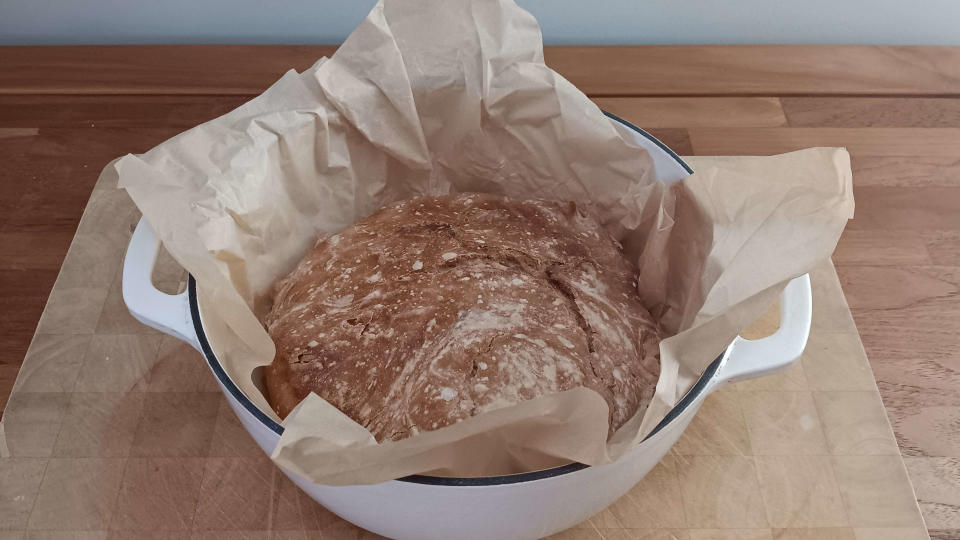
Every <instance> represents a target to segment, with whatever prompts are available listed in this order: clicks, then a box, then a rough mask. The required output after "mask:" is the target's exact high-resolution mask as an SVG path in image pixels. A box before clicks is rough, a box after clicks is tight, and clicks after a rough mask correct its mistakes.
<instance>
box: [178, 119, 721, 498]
mask: <svg viewBox="0 0 960 540" xmlns="http://www.w3.org/2000/svg"><path fill="white" fill-rule="evenodd" d="M604 114H605V115H607V116H608V117H610V118H612V119H613V120H616V121H617V122H620V123H621V124H623V125H625V126H627V127H629V128H630V129H632V130H634V131H636V132H637V133H639V134H641V135H643V136H644V137H646V138H647V139H649V140H650V141H651V142H653V143H654V144H656V145H657V146H658V147H660V148H661V149H663V150H664V151H665V152H667V153H668V154H670V156H671V157H672V158H673V159H674V160H676V162H677V163H678V164H680V165H681V166H682V167H683V168H684V169H685V170H686V171H687V172H688V173H693V170H692V169H691V168H690V167H689V166H688V165H687V164H686V163H684V161H683V160H682V159H680V156H678V155H677V154H676V153H675V152H674V151H673V150H671V149H670V148H668V147H667V146H666V145H665V144H663V143H662V142H660V141H658V140H657V139H656V138H655V137H654V136H652V135H650V134H649V133H647V132H646V131H644V130H643V129H641V128H639V127H637V126H635V125H633V124H631V123H630V122H627V121H626V120H624V119H622V118H619V117H617V116H615V115H613V114H610V113H608V112H606V111H604ZM187 291H188V296H189V299H190V315H191V317H192V319H193V329H194V330H195V331H196V333H197V339H198V340H199V341H200V348H201V349H202V350H203V355H204V356H205V357H206V359H207V363H208V364H209V365H210V369H211V370H212V371H213V374H214V375H216V377H217V379H219V380H220V383H221V384H223V387H224V388H226V389H227V391H228V392H230V395H232V396H233V398H234V399H236V400H237V403H240V405H242V406H243V408H244V409H246V410H247V411H248V412H249V413H250V414H252V415H253V416H254V417H255V418H256V419H257V420H258V421H260V422H261V423H262V424H263V425H265V426H266V427H267V428H269V429H270V430H271V431H273V432H274V433H276V434H277V435H281V434H283V426H281V425H280V424H278V423H277V422H276V421H275V420H273V419H272V418H270V417H269V416H267V415H266V414H264V412H263V411H261V410H260V409H259V408H258V407H257V406H255V405H254V404H253V402H251V401H250V400H249V399H247V396H245V395H244V394H243V392H241V391H240V388H238V387H237V385H236V384H234V382H233V381H232V380H231V379H230V377H229V376H228V375H227V372H226V371H224V369H223V366H221V365H220V361H219V360H218V359H217V356H216V354H214V352H213V349H212V348H211V347H210V342H209V341H207V334H206V332H204V330H203V323H202V322H201V320H200V306H199V303H198V302H197V282H196V280H194V279H193V276H192V275H191V276H189V277H188V283H187ZM722 360H723V354H721V355H720V356H718V357H717V358H716V360H714V361H713V362H711V363H710V365H709V366H707V369H706V370H704V372H703V374H702V375H701V376H700V379H699V380H697V382H696V384H694V386H693V388H691V389H690V391H689V392H687V394H686V395H685V396H684V397H683V399H681V400H680V402H679V403H677V405H676V406H675V407H674V408H673V409H671V410H670V412H669V413H667V415H666V416H665V417H664V418H663V420H661V421H660V423H659V424H657V426H656V427H655V428H653V431H651V432H650V434H649V435H647V436H646V438H644V441H646V440H647V439H649V438H650V437H652V436H654V435H656V434H657V432H659V431H660V430H661V429H663V428H664V427H666V426H667V424H669V423H670V422H671V421H673V419H675V418H676V417H678V416H680V414H681V413H682V412H683V411H684V410H685V409H686V408H687V407H689V406H690V404H692V403H693V402H694V401H696V400H697V398H698V397H699V396H700V394H701V393H702V392H703V390H704V389H705V388H706V387H707V385H708V384H709V382H710V380H711V379H712V378H713V376H714V375H715V374H716V372H717V369H719V367H720V364H721V362H722ZM587 467H589V465H585V464H583V463H570V464H567V465H562V466H560V467H553V468H551V469H544V470H542V471H533V472H527V473H518V474H507V475H502V476H483V477H476V478H448V477H442V476H427V475H422V474H414V475H411V476H406V477H403V478H398V479H397V481H398V482H410V483H414V484H427V485H432V486H495V485H503V484H517V483H520V482H531V481H533V480H542V479H544V478H551V477H554V476H560V475H561V474H567V473H572V472H576V471H579V470H582V469H586V468H587Z"/></svg>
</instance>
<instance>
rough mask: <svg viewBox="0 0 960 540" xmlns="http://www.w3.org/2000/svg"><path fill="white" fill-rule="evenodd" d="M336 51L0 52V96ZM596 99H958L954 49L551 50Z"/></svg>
mask: <svg viewBox="0 0 960 540" xmlns="http://www.w3.org/2000/svg"><path fill="white" fill-rule="evenodd" d="M335 50H336V47H335V46H329V45H300V46H293V45H277V46H264V45H259V46H251V45H188V46H184V45H148V46H120V47H118V46H83V47H0V81H2V83H0V93H7V94H131V93H135V94H256V93H260V92H262V91H263V90H264V89H265V88H266V87H267V86H269V85H270V84H271V83H273V82H274V81H275V80H276V79H277V78H279V77H280V75H282V74H283V73H284V72H285V71H286V70H288V69H297V70H303V69H305V68H307V67H309V66H310V65H311V64H313V62H314V61H316V60H317V59H318V58H320V57H322V56H330V55H331V54H333V52H334V51H335ZM544 55H545V58H546V61H547V64H548V65H550V66H551V67H552V68H553V69H554V70H556V71H557V72H559V73H560V74H561V75H563V76H564V77H566V78H567V79H569V80H570V82H572V83H573V84H575V85H576V86H577V87H578V88H580V89H581V90H583V91H584V92H585V93H587V94H589V95H593V96H638V95H643V96H717V95H721V96H729V95H735V96H737V95H739V96H742V95H752V96H806V95H903V94H909V95H924V96H929V95H937V96H954V97H956V96H960V49H958V48H956V47H903V46H851V45H846V46H838V45H685V46H656V47H634V46H623V47H584V46H560V47H546V49H545V52H544Z"/></svg>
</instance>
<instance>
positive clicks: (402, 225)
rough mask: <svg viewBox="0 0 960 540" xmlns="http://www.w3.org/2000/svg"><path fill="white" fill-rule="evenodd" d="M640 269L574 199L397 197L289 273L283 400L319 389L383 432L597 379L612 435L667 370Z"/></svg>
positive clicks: (270, 322)
mask: <svg viewBox="0 0 960 540" xmlns="http://www.w3.org/2000/svg"><path fill="white" fill-rule="evenodd" d="M635 277H636V276H635V270H634V269H633V267H632V266H631V265H630V264H629V262H627V260H626V259H625V258H624V257H623V256H622V255H621V253H620V250H619V246H618V244H617V242H616V241H615V240H614V239H613V238H611V237H610V236H609V235H608V234H607V233H606V232H605V231H604V230H603V229H602V228H601V227H600V226H599V225H598V224H597V222H596V221H595V220H594V219H592V218H591V217H589V216H588V215H585V214H584V213H583V212H582V211H581V210H580V209H579V208H577V207H576V205H574V204H573V203H557V202H548V201H539V200H538V201H513V200H509V199H506V198H503V197H498V196H493V195H481V194H469V195H449V196H443V197H427V198H422V199H414V200H410V201H404V202H401V203H398V204H394V205H392V206H389V207H386V208H384V209H382V210H380V211H378V212H376V213H374V214H373V215H371V216H369V217H367V218H366V219H364V220H361V221H360V222H358V223H356V224H354V225H353V226H351V227H349V228H348V229H346V230H344V231H342V232H341V233H340V234H338V235H335V236H331V237H328V238H323V239H321V240H319V241H318V242H317V244H316V246H314V248H313V249H312V250H310V252H309V253H307V255H306V257H305V258H304V259H303V260H302V261H301V262H300V263H299V265H298V266H297V268H296V269H295V270H294V271H293V272H292V273H291V274H290V275H289V276H288V277H287V278H285V279H284V280H283V281H281V282H280V283H279V284H278V292H277V295H276V298H275V300H274V305H273V309H272V310H271V312H270V313H269V314H268V315H267V316H266V318H265V320H264V324H265V326H266V327H267V330H268V332H269V333H270V336H271V337H272V338H273V340H274V342H275V343H276V345H277V355H276V358H275V359H274V361H273V364H272V365H271V366H269V368H268V369H267V371H266V382H267V390H268V394H269V395H268V398H269V400H270V403H271V404H272V406H273V407H274V409H275V410H276V412H277V414H279V415H280V416H281V417H285V416H286V415H287V414H289V412H290V411H291V410H292V409H293V408H294V407H295V406H296V405H297V403H299V402H300V400H302V399H303V398H304V397H306V396H307V395H308V394H309V393H310V392H315V393H316V394H317V395H319V396H320V397H322V398H324V399H325V400H327V401H328V402H330V403H331V404H333V405H334V406H335V407H337V408H338V409H340V410H341V411H343V412H344V413H345V414H347V415H348V416H350V417H351V418H353V419H354V420H355V421H357V422H358V423H360V424H361V425H363V426H364V427H366V428H367V429H368V430H370V432H371V433H372V434H373V435H374V436H375V437H376V438H377V440H378V441H384V440H399V439H402V438H405V437H407V436H410V435H412V434H415V433H417V432H418V431H427V430H432V429H438V428H440V427H443V426H447V425H450V424H454V423H456V422H458V421H460V420H463V419H465V418H468V417H470V416H473V415H476V414H478V413H481V412H485V411H491V410H495V409H498V408H501V407H507V406H510V405H513V404H515V403H518V402H520V401H524V400H527V399H532V398H534V397H538V396H542V395H545V394H550V393H554V392H560V391H563V390H568V389H570V388H574V387H577V386H585V387H587V388H590V389H592V390H595V391H596V392H598V393H599V394H600V395H602V396H603V398H604V399H605V400H606V402H607V404H608V405H609V407H610V416H609V424H610V432H611V433H612V432H613V431H614V430H615V429H616V428H618V427H620V426H621V425H622V424H623V423H624V422H625V421H626V420H627V419H629V418H630V417H632V416H633V415H634V414H635V413H637V412H639V411H642V410H644V409H645V408H646V406H647V404H648V403H649V401H650V399H651V398H652V396H653V392H654V389H655V386H656V382H657V378H658V376H659V371H660V362H659V347H658V345H659V336H658V331H657V328H656V325H655V324H654V322H653V320H652V319H651V317H650V315H649V314H648V313H647V311H646V310H645V309H644V308H643V306H641V305H640V303H639V301H638V299H637V294H636V291H635V287H636V280H635Z"/></svg>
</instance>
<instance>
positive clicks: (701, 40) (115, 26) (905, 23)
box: [0, 0, 960, 45]
mask: <svg viewBox="0 0 960 540" xmlns="http://www.w3.org/2000/svg"><path fill="white" fill-rule="evenodd" d="M438 1H442V0H438ZM518 3H519V4H520V5H522V6H524V7H525V8H527V9H528V10H530V11H531V12H532V13H533V14H534V15H535V16H536V17H537V19H538V20H539V21H540V24H541V26H542V28H543V34H544V41H545V43H547V44H548V45H559V44H598V45H607V44H720V43H829V44H841V43H843V44H848V43H855V44H902V45H960V0H923V1H921V2H906V1H903V0H788V1H783V0H727V1H721V0H519V2H518ZM373 4H374V0H0V44H3V45H18V44H23V45H26V44H39V45H61V44H147V43H255V44H261V43H283V44H287V43H289V44H332V43H339V42H340V41H342V40H343V38H344V37H345V36H346V35H347V34H348V33H349V32H350V30H351V29H352V28H353V27H354V26H356V24H357V23H358V22H360V20H362V19H363V17H364V15H366V13H367V11H368V10H369V9H370V7H371V6H373Z"/></svg>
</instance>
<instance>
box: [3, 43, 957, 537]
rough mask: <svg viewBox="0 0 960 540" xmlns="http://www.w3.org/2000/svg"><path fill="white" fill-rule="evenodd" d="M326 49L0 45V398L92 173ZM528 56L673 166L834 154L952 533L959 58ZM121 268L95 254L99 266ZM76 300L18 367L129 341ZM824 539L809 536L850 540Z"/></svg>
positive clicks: (819, 52) (225, 107) (705, 51)
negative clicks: (75, 308)
mask: <svg viewBox="0 0 960 540" xmlns="http://www.w3.org/2000/svg"><path fill="white" fill-rule="evenodd" d="M333 50H334V49H333V48H332V47H322V46H318V47H309V46H296V47H292V46H276V47H259V46H258V47H253V46H177V47H166V46H163V47H160V46H156V47H154V46H151V47H0V159H2V162H3V163H4V166H3V167H2V168H0V344H2V345H3V347H2V348H0V403H3V402H5V401H6V395H7V394H8V393H9V392H10V391H11V388H12V386H13V383H14V379H15V378H16V376H17V372H18V371H19V366H20V364H21V362H22V361H23V358H24V355H25V354H27V349H28V346H29V345H30V342H31V338H32V336H33V334H34V329H35V327H36V325H37V322H38V320H39V318H40V314H41V312H42V310H43V307H44V304H45V303H46V300H47V295H48V292H49V291H50V288H51V287H52V285H53V283H54V281H55V279H56V278H57V275H58V272H59V269H60V266H61V263H62V262H63V258H64V255H65V254H66V252H67V248H68V246H69V245H70V243H71V240H72V239H73V238H74V234H75V232H76V229H77V225H78V222H79V218H80V216H81V214H82V213H83V210H84V208H85V206H86V205H87V200H88V198H89V196H90V194H91V192H92V190H93V185H94V182H95V180H96V178H97V175H98V174H99V172H100V170H101V168H102V167H103V165H105V164H106V163H107V162H108V161H109V160H110V159H112V158H114V157H116V156H119V155H122V154H124V153H127V152H142V151H145V150H147V149H148V148H150V147H152V146H154V145H156V144H157V143H159V142H161V141H162V140H164V139H166V138H168V137H170V136H172V135H174V134H176V133H178V132H180V131H182V130H183V129H186V128H188V127H190V126H192V125H195V124H197V123H199V122H202V121H205V120H207V119H210V118H213V117H215V116H217V115H219V114H223V113H225V112H227V111H229V110H231V109H232V108H234V107H236V106H237V105H239V104H240V103H243V102H244V101H245V100H247V99H249V97H251V96H252V95H254V94H256V93H258V92H260V91H262V90H263V89H264V88H265V87H266V86H267V85H269V84H270V83H271V82H273V81H274V80H275V79H276V78H278V77H279V76H280V75H281V74H282V73H283V72H284V71H286V70H287V69H289V68H297V69H302V68H304V67H307V66H308V65H310V64H311V63H312V62H313V61H314V60H315V59H316V58H317V57H319V56H321V55H324V54H327V55H329V54H330V53H331V52H332V51H333ZM546 56H547V61H548V63H549V64H551V66H553V67H554V68H555V69H557V70H558V71H559V72H560V73H561V74H563V75H564V76H566V77H567V78H569V79H570V80H571V81H572V82H574V84H576V85H577V86H578V87H580V88H581V89H583V90H584V91H586V92H587V93H588V94H589V95H591V96H592V97H594V98H595V99H596V100H597V102H598V103H599V104H600V105H601V107H603V108H605V109H607V110H609V111H611V112H613V113H615V114H618V115H620V116H622V117H625V118H627V119H628V120H631V121H633V122H634V123H636V124H638V125H640V126H641V127H644V128H649V130H650V131H651V132H653V134H654V135H656V136H658V137H659V138H661V139H662V140H664V142H666V143H667V144H668V145H669V146H671V147H672V148H674V149H675V150H676V151H677V152H678V153H680V154H687V155H689V154H700V155H711V154H731V155H733V154H736V155H755V154H772V153H780V152H785V151H790V150H794V149H798V148H803V147H807V146H822V145H830V146H833V145H836V146H846V147H847V148H848V149H850V151H851V154H852V156H853V166H854V183H855V195H856V198H857V215H856V219H854V220H853V221H852V222H851V223H850V225H849V226H848V228H847V231H846V232H845V234H844V237H843V238H842V240H841V242H840V245H839V246H838V249H837V252H836V254H835V256H834V262H835V264H836V267H837V273H838V274H839V277H840V283H842V285H843V289H844V291H845V292H846V297H847V301H848V302H849V305H850V308H851V311H852V313H853V318H854V320H855V321H856V325H857V328H858V329H859V332H860V335H861V337H862V340H863V344H864V346H865V348H866V352H867V355H868V356H869V358H870V364H871V367H872V369H873V373H874V375H875V377H876V383H877V385H878V387H879V391H880V395H881V396H882V398H883V402H884V404H885V405H886V411H887V415H888V417H889V419H890V422H891V423H892V425H893V429H894V432H895V434H896V441H897V442H898V443H899V448H900V451H901V452H902V454H903V456H904V461H905V463H906V468H907V470H908V471H909V473H910V478H911V480H912V482H913V484H914V487H915V489H916V491H917V496H918V498H919V501H920V507H921V509H922V510H923V511H924V517H925V519H926V525H927V527H928V528H929V530H930V533H931V535H932V536H933V537H934V538H943V539H946V538H950V539H954V538H958V537H960V496H958V495H957V494H958V493H960V480H958V478H960V438H958V437H957V432H958V430H957V425H958V423H960V390H958V389H960V352H958V351H960V332H958V331H957V329H958V328H960V294H958V288H960V272H958V269H960V212H958V210H960V48H950V47H861V46H856V47H850V46H686V47H555V48H547V51H546ZM120 254H122V252H114V251H109V250H108V252H105V253H102V254H99V255H98V256H97V257H94V259H97V258H98V257H99V259H100V260H102V261H103V264H105V265H107V266H104V267H103V268H104V269H106V268H110V266H109V263H110V262H111V261H113V260H114V259H112V258H115V257H117V256H119V255H120ZM117 260H119V259H117ZM113 278H114V276H113V275H101V277H100V278H97V277H92V278H90V279H93V280H94V281H96V280H97V279H101V280H109V283H107V284H106V285H110V284H112V283H113ZM95 285H97V286H98V287H99V286H101V285H104V284H103V283H99V284H95ZM93 289H96V290H98V291H99V290H100V289H98V288H97V287H94V288H93ZM93 289H91V290H93ZM817 300H818V299H815V302H816V301H817ZM82 302H87V303H92V305H96V306H97V307H98V309H96V310H95V311H96V313H93V311H91V312H90V313H82V314H76V315H75V319H76V321H75V322H76V324H77V325H78V326H77V327H76V328H75V330H76V332H75V333H73V334H70V336H71V337H66V338H62V339H61V337H62V336H61V337H50V336H45V335H41V336H39V337H38V338H37V340H35V342H34V344H33V346H32V347H31V348H30V355H29V356H28V360H27V363H28V364H29V362H30V359H29V358H30V357H37V358H40V357H44V358H46V357H47V356H46V355H50V354H51V353H52V352H57V351H65V352H63V354H64V355H65V357H71V355H79V356H76V357H74V359H73V361H74V362H80V361H81V360H83V359H85V358H87V357H88V356H90V355H91V354H94V353H91V352H90V351H91V350H92V349H91V345H90V343H89V341H90V337H91V336H94V335H98V334H105V335H116V336H125V335H136V334H137V333H136V331H135V330H133V329H132V327H130V326H126V325H125V323H124V321H123V319H122V317H120V316H119V315H117V314H116V313H115V309H113V308H116V307H117V306H118V305H119V304H118V302H119V296H118V294H117V291H114V290H113V287H112V286H108V287H107V288H106V289H104V290H103V292H102V294H101V293H100V292H94V293H87V294H86V296H83V300H82V301H80V302H79V303H77V305H80V304H82ZM71 303H75V302H71ZM111 306H113V308H111ZM54 307H56V306H54ZM91 309H92V308H91ZM51 316H53V315H51ZM118 317H120V319H118ZM118 339H119V341H118V345H116V346H121V345H119V343H120V342H123V343H126V342H125V341H124V340H123V339H120V338H118ZM108 341H109V340H108ZM104 346H108V345H104ZM123 346H124V347H126V346H127V345H123ZM131 346H133V345H131ZM137 346H139V345H137ZM843 346H844V345H836V346H835V347H843ZM80 349H83V350H82V351H81V350H80ZM122 350H124V351H127V353H129V351H128V350H127V349H122ZM37 355H40V356H37ZM84 361H86V360H84ZM807 375H809V373H808V374H807ZM808 383H809V380H808V379H807V380H806V382H805V384H808ZM821 390H822V389H820V390H817V389H816V388H814V387H810V386H807V387H805V389H804V391H807V392H812V394H811V395H813V396H814V397H816V392H819V391H821ZM756 399H761V398H756ZM814 403H815V404H816V405H817V406H818V407H819V406H820V405H821V404H820V402H814ZM841 403H842V402H841ZM14 405H17V403H13V404H12V405H11V407H13V406H14ZM63 405H64V407H65V408H64V409H63V410H62V411H61V412H64V411H66V410H67V409H66V407H67V406H68V405H69V403H64V404H63ZM158 406H159V405H158ZM841 406H842V407H854V408H855V407H856V406H857V405H856V404H854V403H842V405H841ZM51 414H55V413H51ZM822 414H823V413H822V411H821V415H822ZM821 420H822V416H821ZM58 425H59V424H58ZM748 435H750V436H752V435H753V434H752V433H748ZM7 437H8V438H9V437H10V433H9V431H8V433H7ZM828 437H829V434H828ZM54 438H55V437H54ZM53 442H55V441H53ZM53 442H51V444H53ZM0 450H2V449H0ZM50 451H51V452H52V451H53V450H52V447H51V450H50ZM0 455H2V454H0ZM47 455H50V454H47ZM17 459H19V458H17ZM23 459H28V460H29V459H39V458H34V457H24V458H23ZM43 459H44V463H45V464H46V458H43ZM877 459H879V458H877ZM131 461H132V460H131ZM45 466H46V465H45ZM224 466H226V465H224ZM4 471H5V469H4V468H3V466H2V465H0V484H4V482H3V479H4V478H7V477H6V476H3V475H4V474H6V473H5V472H4ZM142 472H144V474H146V473H147V471H146V470H145V471H142ZM42 476H43V475H42V474H41V477H42ZM37 481H38V482H39V479H38V480H37ZM117 481H118V482H120V481H121V480H120V479H118V480H117ZM118 485H119V484H118ZM38 489H39V486H38ZM41 491H42V490H41ZM847 504H849V501H847ZM10 508H11V506H10V503H8V502H6V499H4V498H3V494H0V530H2V529H4V528H14V527H5V524H6V523H7V522H6V521H5V519H7V517H8V515H13V514H9V513H8V512H11V510H10ZM17 511H19V510H17ZM848 512H849V509H848ZM14 514H16V512H14ZM16 515H17V516H19V514H16ZM847 517H848V519H849V518H850V515H849V514H848V516H847ZM10 519H14V518H10ZM16 519H19V518H16ZM765 519H767V520H769V519H770V514H769V509H768V515H767V516H766V518H765ZM768 525H772V523H770V522H769V521H768ZM594 526H595V527H596V526H597V525H596V524H594ZM601 528H602V527H601ZM760 529H761V530H762V529H763V528H762V527H761V528H760ZM834 529H836V530H831V531H826V532H822V534H820V533H816V534H815V536H813V537H817V538H827V537H828V536H825V535H827V534H836V537H837V538H852V537H853V536H849V535H847V534H848V533H847V532H844V530H845V527H835V528H834ZM770 530H771V533H770V534H774V533H775V532H776V531H773V530H772V529H770ZM585 534H586V533H585ZM698 534H701V533H690V537H691V538H701V537H702V536H696V535H698ZM703 534H706V533H703ZM730 534H734V533H730ZM737 534H739V533H737ZM745 534H747V533H745ZM749 534H753V533H749ZM756 534H759V535H761V536H757V537H758V538H769V537H770V536H763V535H764V534H766V533H759V532H758V533H756ZM811 534H814V533H811ZM849 534H858V535H859V536H857V537H858V538H861V537H862V538H875V537H877V536H863V535H864V534H867V533H865V532H862V531H860V532H856V533H854V532H853V531H851V532H850V533H849ZM903 534H904V535H905V534H908V533H907V532H904V533H903ZM844 535H847V536H844ZM585 537H590V538H592V536H585ZM728 537H738V536H728ZM900 537H903V538H906V536H900ZM783 538H787V536H784V537H783Z"/></svg>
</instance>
